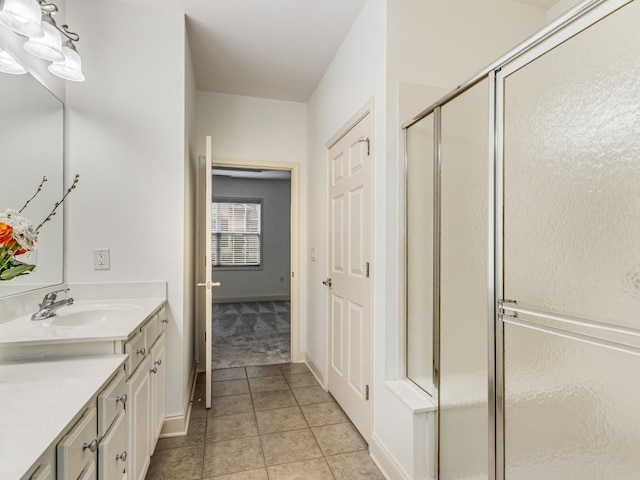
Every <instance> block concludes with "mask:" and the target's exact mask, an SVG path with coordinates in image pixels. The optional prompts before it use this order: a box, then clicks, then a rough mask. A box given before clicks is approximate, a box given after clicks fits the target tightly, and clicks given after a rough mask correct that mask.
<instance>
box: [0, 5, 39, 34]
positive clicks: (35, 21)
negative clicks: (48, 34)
mask: <svg viewBox="0 0 640 480" xmlns="http://www.w3.org/2000/svg"><path fill="white" fill-rule="evenodd" d="M41 17H42V13H41V11H40V4H39V3H38V2H37V1H36V0H4V7H3V8H2V10H1V11H0V24H2V25H4V26H5V27H8V28H10V29H11V30H13V31H14V32H16V33H18V34H20V35H25V36H27V37H36V38H38V37H42V36H43V35H44V30H42V26H41V25H40V24H41Z"/></svg>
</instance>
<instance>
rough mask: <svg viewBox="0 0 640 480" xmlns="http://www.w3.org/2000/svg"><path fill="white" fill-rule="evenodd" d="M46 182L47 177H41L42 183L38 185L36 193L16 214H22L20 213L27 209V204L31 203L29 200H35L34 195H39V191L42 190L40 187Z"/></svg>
mask: <svg viewBox="0 0 640 480" xmlns="http://www.w3.org/2000/svg"><path fill="white" fill-rule="evenodd" d="M46 181H47V177H42V181H41V182H40V185H38V189H37V190H36V193H34V194H33V196H32V197H31V198H30V199H29V200H27V203H25V204H24V205H23V206H22V208H21V209H20V210H18V213H22V211H23V210H24V209H25V208H27V205H29V203H30V202H31V200H33V199H34V198H36V195H38V193H40V190H42V186H43V185H44V182H46Z"/></svg>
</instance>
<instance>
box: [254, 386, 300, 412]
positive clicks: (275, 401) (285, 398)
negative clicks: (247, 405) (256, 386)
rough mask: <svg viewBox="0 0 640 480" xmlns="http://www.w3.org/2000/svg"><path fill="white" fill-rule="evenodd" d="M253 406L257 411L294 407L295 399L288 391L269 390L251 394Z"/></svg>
mask: <svg viewBox="0 0 640 480" xmlns="http://www.w3.org/2000/svg"><path fill="white" fill-rule="evenodd" d="M251 396H252V397H253V406H254V408H255V409H256V411H258V410H271V409H274V408H286V407H295V406H296V405H297V403H296V399H295V397H294V396H293V393H291V390H290V389H288V388H287V389H286V390H270V391H268V392H255V393H252V394H251Z"/></svg>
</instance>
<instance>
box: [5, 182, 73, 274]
mask: <svg viewBox="0 0 640 480" xmlns="http://www.w3.org/2000/svg"><path fill="white" fill-rule="evenodd" d="M79 178H80V175H76V176H75V178H74V179H73V183H72V184H71V186H70V187H69V188H68V189H67V191H66V192H65V194H64V195H63V196H62V198H61V199H60V201H59V202H56V203H55V205H54V206H53V209H52V210H51V212H49V215H47V217H46V218H45V219H44V220H43V221H42V222H40V225H38V226H37V227H35V228H34V226H33V224H32V223H31V222H30V221H29V220H27V219H26V218H25V217H23V216H22V212H23V211H24V209H26V208H27V205H29V203H31V201H32V200H33V199H34V198H36V196H37V195H38V193H40V191H41V190H42V186H43V185H44V184H45V182H46V181H47V177H42V182H40V185H38V189H37V190H36V193H34V194H33V196H32V197H31V198H30V199H29V200H27V201H26V203H25V204H24V205H23V206H22V208H21V209H20V210H13V209H11V208H8V209H7V210H5V211H4V213H0V280H11V279H13V278H15V277H17V276H20V275H26V274H27V273H29V272H31V271H33V269H34V268H36V266H35V265H32V264H29V263H26V262H23V261H20V260H18V259H17V258H16V257H19V256H20V255H24V254H25V253H27V252H30V251H32V250H33V249H34V248H35V246H36V242H37V241H38V232H39V231H40V229H41V228H42V226H43V225H44V224H45V223H47V222H48V221H50V220H51V219H52V218H53V216H54V215H55V214H56V210H57V209H58V207H59V206H60V205H62V203H63V202H64V200H65V198H67V195H69V194H70V193H71V191H72V190H74V189H75V188H76V185H77V184H78V180H79Z"/></svg>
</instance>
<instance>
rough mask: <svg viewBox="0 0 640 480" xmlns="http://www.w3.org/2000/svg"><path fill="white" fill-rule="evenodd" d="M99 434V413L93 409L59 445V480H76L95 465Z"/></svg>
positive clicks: (88, 410)
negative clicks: (91, 465)
mask: <svg viewBox="0 0 640 480" xmlns="http://www.w3.org/2000/svg"><path fill="white" fill-rule="evenodd" d="M97 432H98V418H97V413H96V409H95V408H94V407H91V408H89V409H87V411H86V412H85V414H84V415H83V416H82V418H81V419H80V421H79V422H78V423H77V424H76V426H75V427H73V428H72V429H71V431H70V432H69V433H68V434H67V435H65V436H64V437H63V438H62V440H60V443H58V447H57V454H58V480H76V479H77V478H79V477H80V475H81V474H82V472H83V471H85V469H86V468H87V466H88V465H89V463H91V462H93V463H95V458H96V453H95V452H96V451H97V449H98V439H97V438H96V437H97ZM94 476H95V472H94ZM82 478H84V477H82Z"/></svg>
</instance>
